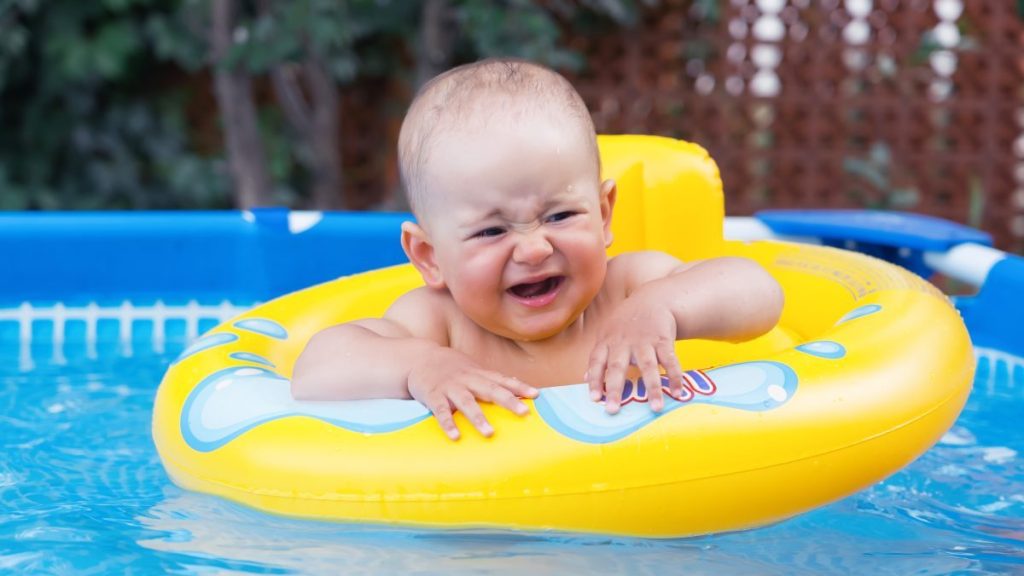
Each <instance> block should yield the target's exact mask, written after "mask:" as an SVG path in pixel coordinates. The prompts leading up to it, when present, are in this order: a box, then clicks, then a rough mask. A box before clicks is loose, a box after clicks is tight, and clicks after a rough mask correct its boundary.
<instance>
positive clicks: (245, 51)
mask: <svg viewBox="0 0 1024 576" xmlns="http://www.w3.org/2000/svg"><path fill="white" fill-rule="evenodd" d="M641 4H642V3H641ZM638 7H639V5H638V3H637V2H632V1H629V0H587V1H583V2H570V1H565V2H543V3H541V2H534V1H530V0H520V1H515V0H513V1H504V2H499V1H488V0H443V1H437V0H428V1H425V2H416V1H409V0H348V1H339V0H292V1H288V2H276V1H273V0H257V1H239V0H96V1H86V2H82V1H79V0H51V1H48V2H44V1H42V0H0V126H2V130H0V209H6V210H11V209H112V208H113V209H118V208H119V209H136V208H138V209H165V208H229V207H232V206H241V207H245V206H252V205H258V204H278V205H287V206H293V207H313V206H315V207H323V208H340V207H345V206H352V205H353V204H358V202H355V203H354V202H351V201H346V197H345V196H346V195H345V188H346V186H345V183H346V178H345V176H346V175H345V173H344V170H343V168H342V162H341V150H340V149H341V143H340V142H339V130H338V126H339V124H343V123H345V122H346V120H347V119H346V118H345V117H344V115H343V112H342V97H343V95H344V92H345V90H346V89H347V88H348V87H350V86H352V85H354V84H358V83H360V82H363V83H372V82H373V81H374V80H375V79H376V80H380V79H388V81H389V82H397V83H400V84H403V85H405V86H406V87H407V88H406V90H405V91H404V92H405V93H406V94H410V93H412V92H414V91H415V88H416V86H418V85H419V84H421V83H422V82H424V81H425V80H426V79H429V78H430V77H432V76H433V75H434V74H436V73H438V72H440V71H443V70H444V69H446V68H448V67H450V66H451V65H453V64H456V63H460V62H466V61H472V60H475V59H477V58H480V57H487V56H492V55H514V56H521V57H524V58H529V59H532V60H535V61H540V62H543V63H545V64H548V65H551V66H554V67H556V68H559V69H562V70H575V69H579V68H580V67H581V66H582V65H583V58H582V56H581V55H580V54H579V53H578V52H576V51H574V50H573V49H571V48H570V47H568V46H566V45H565V44H564V43H563V37H564V34H563V30H565V29H567V28H568V29H576V30H591V31H594V33H598V32H600V30H601V29H602V27H608V26H629V25H630V24H632V23H633V22H635V20H636V13H637V9H638ZM392 92H394V91H393V90H392ZM403 107H404V103H401V102H398V103H395V104H394V105H393V106H392V107H391V110H390V115H391V116H393V117H400V115H401V113H402V110H403ZM218 110H219V113H218ZM355 113H358V111H355ZM257 134H258V137H254V136H255V135H257ZM232 155H234V157H233V156H232ZM233 162H237V163H238V167H237V169H239V170H241V171H242V172H234V171H233V164H232V163H233ZM232 175H234V177H235V179H234V184H235V185H234V186H233V185H232V183H233V180H232ZM363 197H364V198H365V197H366V194H365V193H364V194H363ZM370 197H371V198H372V199H373V200H371V201H370V202H369V203H371V204H372V203H373V201H374V200H375V201H376V202H377V203H378V204H381V203H382V204H388V203H395V202H397V203H398V204H399V207H400V200H395V199H396V198H400V195H395V194H393V191H390V190H389V191H379V192H378V193H376V194H371V195H370ZM366 203H367V202H364V204H366Z"/></svg>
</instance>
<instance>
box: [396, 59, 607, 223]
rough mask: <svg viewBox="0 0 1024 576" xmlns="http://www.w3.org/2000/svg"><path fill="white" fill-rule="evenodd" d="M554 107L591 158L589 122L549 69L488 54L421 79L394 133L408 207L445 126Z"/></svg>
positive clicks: (423, 192)
mask: <svg viewBox="0 0 1024 576" xmlns="http://www.w3.org/2000/svg"><path fill="white" fill-rule="evenodd" d="M539 111H546V112H554V113H556V114H558V116H559V117H564V118H565V119H566V121H567V122H572V124H573V127H574V128H575V129H578V130H580V132H581V136H582V137H583V139H584V145H587V146H590V147H592V149H593V153H594V157H595V159H596V158H597V142H596V135H595V133H594V122H593V120H592V119H591V118H590V113H589V112H588V111H587V106H586V104H584V102H583V98H581V97H580V95H579V93H578V92H576V89H575V88H573V86H572V84H571V83H570V82H569V81H568V80H566V79H565V78H564V77H563V76H562V75H560V74H558V73H557V72H555V71H554V70H551V69H549V68H546V67H544V66H541V65H539V64H534V63H532V62H528V61H525V60H517V59H508V58H492V59H488V60H481V61H479V62H474V63H472V64H466V65H463V66H459V67H456V68H452V69H451V70H449V71H447V72H445V73H443V74H440V75H439V76H437V77H435V78H434V79H432V80H430V81H429V82H427V83H426V84H425V85H424V86H423V88H422V89H420V91H419V93H418V94H417V95H416V98H414V99H413V102H412V104H411V105H410V106H409V111H408V112H407V113H406V115H405V119H404V120H403V121H402V129H401V132H400V134H399V137H398V165H399V171H400V174H401V179H402V185H403V186H404V188H405V193H406V197H407V198H408V200H409V206H410V207H411V208H412V210H413V212H414V213H415V214H416V215H417V216H418V217H421V218H422V216H423V214H422V212H423V210H424V206H425V204H426V202H427V186H426V182H425V180H426V178H425V174H424V172H425V167H426V165H427V163H428V162H429V161H430V149H431V145H432V143H433V141H434V139H435V138H437V136H438V135H439V134H442V133H444V131H446V130H453V129H455V128H456V127H462V128H465V127H467V126H475V127H479V126H480V125H482V124H484V123H486V121H487V120H488V119H489V118H492V117H494V116H497V115H511V114H536V113H537V112H539Z"/></svg>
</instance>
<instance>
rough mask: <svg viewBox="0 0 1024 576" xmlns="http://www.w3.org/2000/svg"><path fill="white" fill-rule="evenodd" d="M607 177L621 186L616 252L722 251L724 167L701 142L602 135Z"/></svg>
mask: <svg viewBox="0 0 1024 576" xmlns="http://www.w3.org/2000/svg"><path fill="white" fill-rule="evenodd" d="M597 144H598V149H599V150H600V154H601V177H602V179H604V178H612V179H614V180H615V181H616V183H617V185H618V194H617V200H616V204H615V212H614V215H613V217H612V234H613V242H612V245H611V247H610V248H609V249H608V253H609V255H610V256H614V255H616V254H621V253H623V252H629V251H633V250H645V249H646V250H661V251H664V252H668V253H670V254H672V255H673V256H675V257H677V258H679V259H681V260H696V259H700V258H707V257H709V256H712V255H715V254H719V253H721V247H722V241H723V240H722V227H723V223H724V219H725V201H724V199H723V194H722V179H721V177H720V175H719V172H718V166H717V165H716V164H715V161H714V160H712V159H711V156H710V155H709V154H708V153H707V151H706V150H704V149H703V148H701V147H700V146H698V145H696V144H692V143H690V142H684V141H681V140H675V139H673V138H666V137H661V136H640V135H617V136H604V135H602V136H598V137H597Z"/></svg>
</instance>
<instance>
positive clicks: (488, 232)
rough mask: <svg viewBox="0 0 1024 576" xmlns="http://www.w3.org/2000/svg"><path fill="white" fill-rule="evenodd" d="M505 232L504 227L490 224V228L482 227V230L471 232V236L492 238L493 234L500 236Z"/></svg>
mask: <svg viewBox="0 0 1024 576" xmlns="http://www.w3.org/2000/svg"><path fill="white" fill-rule="evenodd" d="M504 233H505V229H504V228H499V227H497V226H491V227H490V228H484V229H483V230H481V231H479V232H477V233H476V234H473V238H494V237H495V236H501V235H502V234H504Z"/></svg>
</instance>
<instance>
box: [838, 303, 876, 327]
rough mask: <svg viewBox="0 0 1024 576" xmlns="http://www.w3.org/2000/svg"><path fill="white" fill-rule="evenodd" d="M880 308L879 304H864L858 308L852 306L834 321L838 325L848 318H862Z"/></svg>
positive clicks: (848, 319) (847, 320)
mask: <svg viewBox="0 0 1024 576" xmlns="http://www.w3.org/2000/svg"><path fill="white" fill-rule="evenodd" d="M881 309H882V307H881V306H879V305H878V304H865V305H864V306H861V307H860V308H854V309H853V310H850V311H849V312H847V313H846V314H845V315H844V316H843V317H842V318H840V319H839V321H838V322H836V325H837V326H838V325H840V324H842V323H843V322H849V321H850V320H856V319H857V318H863V317H865V316H867V315H869V314H874V313H875V312H878V311H879V310H881Z"/></svg>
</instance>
